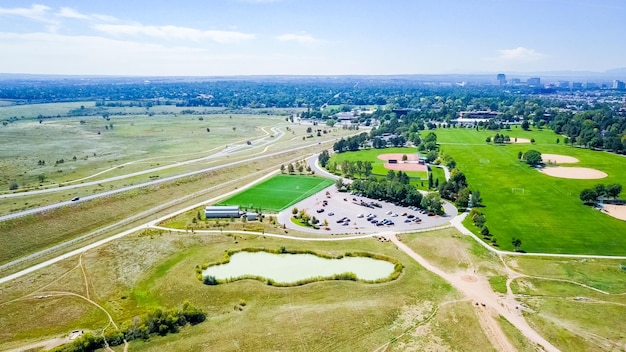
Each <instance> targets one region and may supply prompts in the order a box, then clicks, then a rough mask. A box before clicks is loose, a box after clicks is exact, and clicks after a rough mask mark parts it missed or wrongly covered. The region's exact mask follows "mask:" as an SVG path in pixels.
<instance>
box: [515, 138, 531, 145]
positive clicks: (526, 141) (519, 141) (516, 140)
mask: <svg viewBox="0 0 626 352" xmlns="http://www.w3.org/2000/svg"><path fill="white" fill-rule="evenodd" d="M510 138H511V143H515V144H522V143H530V139H528V138H515V137H510Z"/></svg>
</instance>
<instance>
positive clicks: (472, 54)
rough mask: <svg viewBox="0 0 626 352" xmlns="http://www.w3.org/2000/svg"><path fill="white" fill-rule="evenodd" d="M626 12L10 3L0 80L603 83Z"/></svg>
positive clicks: (194, 0)
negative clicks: (400, 78)
mask: <svg viewBox="0 0 626 352" xmlns="http://www.w3.org/2000/svg"><path fill="white" fill-rule="evenodd" d="M624 13H626V3H624V2H622V1H619V0H609V1H604V2H602V3H589V2H585V1H565V0H555V1H542V0H529V1H524V2H521V1H520V2H511V1H502V0H477V1H472V2H464V1H457V0H443V1H436V2H435V1H425V2H402V1H392V2H386V3H382V2H378V1H356V0H350V1H341V2H332V1H329V0H322V1H295V0H216V1H211V2H203V1H198V0H187V1H182V2H177V3H171V2H168V1H162V0H157V1H150V2H146V1H137V2H122V1H119V0H112V1H107V2H97V3H96V2H82V1H78V0H65V1H59V0H50V1H37V2H33V3H31V4H28V3H24V2H23V1H19V0H6V1H3V4H2V5H0V45H1V46H2V47H3V51H2V53H1V54H0V57H1V58H2V68H1V69H0V70H1V71H3V73H15V74H53V75H91V76H97V75H102V76H194V77H195V76H263V75H271V76H273V75H287V76H289V75H307V76H334V75H342V76H345V75H413V74H416V75H447V74H452V75H464V74H479V75H480V74H491V73H495V72H504V73H511V74H519V75H523V74H532V73H541V72H551V71H561V72H567V71H573V72H579V71H583V72H587V73H590V72H591V73H603V72H605V71H607V70H614V69H621V68H623V67H624V61H623V58H624V57H626V48H624V46H620V45H618V44H619V43H621V42H622V41H623V39H622V38H621V36H622V34H621V33H624V32H626V22H624V21H623V20H622V18H621V17H622V15H623V14H624ZM620 76H623V75H622V74H620Z"/></svg>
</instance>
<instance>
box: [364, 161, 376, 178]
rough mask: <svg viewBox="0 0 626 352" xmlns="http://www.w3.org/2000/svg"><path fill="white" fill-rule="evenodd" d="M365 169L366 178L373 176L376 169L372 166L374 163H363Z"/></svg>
mask: <svg viewBox="0 0 626 352" xmlns="http://www.w3.org/2000/svg"><path fill="white" fill-rule="evenodd" d="M363 169H364V172H365V177H366V178H367V177H369V176H370V175H371V174H372V170H373V169H374V166H373V165H372V162H370V161H366V162H364V163H363Z"/></svg>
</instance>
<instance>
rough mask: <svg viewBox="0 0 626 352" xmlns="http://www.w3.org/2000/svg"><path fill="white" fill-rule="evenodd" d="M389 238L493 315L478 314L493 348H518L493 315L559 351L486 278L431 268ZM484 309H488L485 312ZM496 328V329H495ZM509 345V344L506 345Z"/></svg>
mask: <svg viewBox="0 0 626 352" xmlns="http://www.w3.org/2000/svg"><path fill="white" fill-rule="evenodd" d="M386 236H387V238H388V239H389V240H390V241H392V242H393V243H394V244H395V245H396V246H397V247H398V248H399V249H400V250H402V251H404V252H405V253H406V254H408V255H409V256H410V257H411V258H413V259H414V260H415V261H417V262H418V263H419V264H420V265H422V266H423V267H424V268H425V269H426V270H428V271H430V272H432V273H434V274H437V275H439V276H440V277H441V278H443V279H444V280H446V281H448V282H449V283H450V284H451V285H452V286H453V287H454V288H455V289H457V290H459V291H460V292H462V293H463V294H465V295H466V296H467V297H468V298H471V299H472V300H473V301H474V302H476V303H478V304H479V306H478V307H479V308H478V309H479V310H485V311H487V310H489V311H490V312H486V313H487V314H484V313H480V312H479V313H477V314H478V316H479V320H481V325H482V324H483V322H484V324H485V325H486V326H487V327H488V328H487V329H486V333H487V336H491V337H490V339H491V338H494V339H495V341H496V342H495V344H494V347H496V348H500V347H501V346H500V345H502V348H505V350H509V349H508V348H512V349H511V350H512V351H515V348H513V346H512V345H511V343H510V342H509V341H508V339H507V338H506V336H505V335H504V333H503V332H502V330H501V329H500V327H499V325H498V323H497V322H496V321H495V320H494V318H493V316H492V315H491V314H492V313H491V312H493V313H497V314H499V315H502V316H504V317H505V318H506V319H507V320H508V321H509V322H510V323H511V324H513V325H514V326H515V327H516V328H517V329H518V330H519V331H520V332H521V333H522V334H523V335H524V336H526V338H527V339H528V340H530V341H532V342H533V343H536V344H538V345H539V346H541V347H542V348H543V349H544V350H545V351H549V352H556V351H559V349H558V348H556V347H555V346H554V345H552V344H551V343H550V342H548V341H547V340H546V339H544V338H543V337H542V336H541V335H540V334H539V333H538V332H537V331H535V330H534V329H533V328H532V327H530V325H528V323H527V322H526V320H525V319H524V317H523V316H522V314H521V311H520V310H519V309H516V308H517V305H518V303H517V301H515V300H514V299H512V300H511V299H508V297H507V299H504V300H503V299H502V298H501V297H499V296H498V295H497V294H496V293H494V292H493V290H492V289H491V287H490V286H489V283H488V282H487V280H486V279H485V278H483V277H478V276H475V275H470V276H468V275H467V274H465V275H464V274H448V273H446V272H444V271H443V270H441V269H439V268H437V267H435V266H434V265H432V264H430V262H428V261H427V260H426V259H424V258H423V257H422V256H420V255H419V254H417V253H415V252H414V251H413V250H412V249H411V248H409V247H408V246H407V245H406V244H404V243H402V242H401V241H400V240H399V239H398V238H397V237H396V236H395V234H387V235H386ZM483 307H484V308H485V309H483ZM495 327H497V329H496V328H495ZM505 341H506V342H505Z"/></svg>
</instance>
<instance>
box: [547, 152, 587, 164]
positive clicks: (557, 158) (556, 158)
mask: <svg viewBox="0 0 626 352" xmlns="http://www.w3.org/2000/svg"><path fill="white" fill-rule="evenodd" d="M541 160H542V161H543V162H544V163H548V162H552V163H555V164H573V163H577V162H579V160H578V159H576V158H574V157H573V156H568V155H560V154H541Z"/></svg>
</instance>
